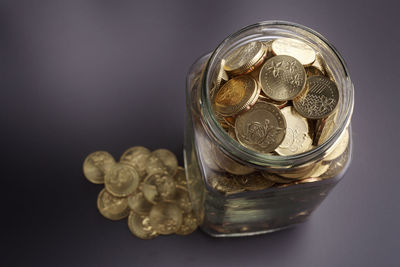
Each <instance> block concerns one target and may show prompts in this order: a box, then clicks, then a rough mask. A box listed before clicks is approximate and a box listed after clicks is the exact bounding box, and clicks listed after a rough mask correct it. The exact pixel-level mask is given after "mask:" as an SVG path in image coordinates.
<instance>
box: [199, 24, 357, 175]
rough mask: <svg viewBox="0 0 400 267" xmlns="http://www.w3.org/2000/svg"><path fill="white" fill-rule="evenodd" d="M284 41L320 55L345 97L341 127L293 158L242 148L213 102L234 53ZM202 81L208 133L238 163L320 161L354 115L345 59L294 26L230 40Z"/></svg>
mask: <svg viewBox="0 0 400 267" xmlns="http://www.w3.org/2000/svg"><path fill="white" fill-rule="evenodd" d="M280 37H290V38H296V39H300V40H303V41H306V42H307V43H308V44H309V45H310V46H312V47H313V48H314V49H315V50H316V51H317V52H319V53H320V54H321V55H322V57H323V58H324V59H325V61H326V64H327V65H328V66H329V67H330V69H331V71H332V76H333V78H334V79H335V81H336V83H337V85H338V89H339V91H340V95H341V97H340V99H339V104H338V110H337V112H338V115H337V123H336V125H335V128H334V131H333V133H332V135H331V136H330V138H328V140H326V141H325V142H324V143H323V144H321V145H319V146H318V147H316V148H314V149H312V150H310V151H307V152H304V153H301V154H296V155H292V156H279V155H269V154H263V153H259V152H256V151H253V150H249V149H247V148H246V147H244V146H242V145H240V144H239V143H238V142H236V141H235V140H233V139H232V138H231V137H230V136H229V135H228V134H227V133H226V132H225V130H223V129H222V127H221V126H220V124H219V123H218V120H217V118H216V117H215V115H214V111H213V109H212V104H211V100H210V90H211V87H212V82H213V81H214V80H215V78H216V75H218V74H217V72H218V70H219V68H220V67H221V60H222V59H223V58H225V57H226V55H227V54H228V53H229V52H230V51H232V49H235V48H237V47H239V46H241V45H243V44H245V43H248V42H251V41H256V40H258V41H268V40H272V39H276V38H280ZM201 79H202V80H201V85H200V90H201V95H200V98H201V101H200V108H201V112H202V115H203V124H204V127H205V129H206V131H207V132H208V134H209V135H210V136H211V137H212V138H213V139H214V140H215V142H216V143H217V144H218V145H219V146H220V148H221V149H222V150H224V151H225V152H226V153H227V154H228V155H230V156H232V157H234V158H235V159H237V160H238V161H245V162H246V163H250V164H252V165H254V166H256V167H266V168H290V167H293V166H298V165H302V164H305V163H309V162H312V161H317V160H319V159H320V158H322V156H323V155H324V154H325V152H326V151H327V150H328V149H329V148H331V147H332V146H333V145H334V144H335V143H336V141H337V140H338V139H339V137H340V136H341V134H342V133H343V132H344V130H345V129H346V128H347V126H348V125H349V123H350V120H351V115H352V112H353V106H354V88H353V84H352V82H351V80H350V76H349V74H348V70H347V67H346V64H345V62H344V60H343V58H342V57H341V56H340V54H339V53H338V51H337V50H336V49H335V48H334V47H333V46H332V45H331V44H330V43H329V42H328V41H327V40H326V39H325V38H324V37H323V36H321V35H320V34H319V33H317V32H315V31H313V30H311V29H309V28H307V27H304V26H302V25H298V24H294V23H290V22H285V21H265V22H261V23H257V24H253V25H250V26H248V27H246V28H243V29H242V30H240V31H238V32H236V33H234V34H232V35H230V36H228V37H227V38H226V39H225V40H223V41H222V42H221V44H220V45H219V46H218V47H217V48H216V49H215V51H214V52H213V53H212V55H211V57H210V59H209V60H208V63H207V65H206V67H205V70H204V72H203V75H202V78H201Z"/></svg>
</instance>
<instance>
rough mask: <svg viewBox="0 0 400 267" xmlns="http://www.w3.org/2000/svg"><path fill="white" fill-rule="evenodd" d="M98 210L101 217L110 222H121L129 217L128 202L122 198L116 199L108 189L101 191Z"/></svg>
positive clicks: (98, 198)
mask: <svg viewBox="0 0 400 267" xmlns="http://www.w3.org/2000/svg"><path fill="white" fill-rule="evenodd" d="M97 209H98V210H99V211H100V213H101V215H103V216H104V217H106V218H107V219H110V220H114V221H116V220H121V219H123V218H125V217H127V216H128V214H129V207H128V200H127V199H126V198H122V197H115V196H113V195H111V194H110V193H109V192H107V190H106V189H103V190H101V191H100V193H99V196H98V197H97Z"/></svg>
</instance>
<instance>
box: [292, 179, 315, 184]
mask: <svg viewBox="0 0 400 267" xmlns="http://www.w3.org/2000/svg"><path fill="white" fill-rule="evenodd" d="M319 181H322V179H321V178H316V177H311V178H306V179H302V180H299V181H296V182H295V183H294V184H306V183H315V182H319Z"/></svg>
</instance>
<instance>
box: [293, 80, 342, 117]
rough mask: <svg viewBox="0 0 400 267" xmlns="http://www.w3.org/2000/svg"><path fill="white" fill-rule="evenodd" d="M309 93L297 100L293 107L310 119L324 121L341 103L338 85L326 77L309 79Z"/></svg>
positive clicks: (294, 101) (294, 100)
mask: <svg viewBox="0 0 400 267" xmlns="http://www.w3.org/2000/svg"><path fill="white" fill-rule="evenodd" d="M307 89H308V90H307V91H306V92H305V93H304V94H302V95H301V96H299V97H298V98H296V99H293V106H294V107H295V109H296V110H297V112H298V113H300V115H302V116H303V117H305V118H308V119H322V118H325V117H327V116H329V115H330V114H331V113H333V111H334V110H335V108H336V106H337V104H338V102H339V90H338V88H337V86H336V84H335V83H334V82H333V81H331V80H329V79H328V78H326V77H325V76H311V77H310V78H308V79H307Z"/></svg>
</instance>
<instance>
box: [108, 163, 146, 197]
mask: <svg viewBox="0 0 400 267" xmlns="http://www.w3.org/2000/svg"><path fill="white" fill-rule="evenodd" d="M139 179H140V178H139V174H138V173H137V171H136V169H135V168H133V167H132V166H131V165H128V164H125V163H115V164H114V165H113V166H112V167H111V170H110V171H109V172H107V173H106V176H105V177H104V182H105V187H106V189H107V191H108V192H110V193H111V194H113V195H114V196H117V197H125V196H128V195H130V194H132V193H133V192H135V190H136V188H137V187H138V185H139Z"/></svg>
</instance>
